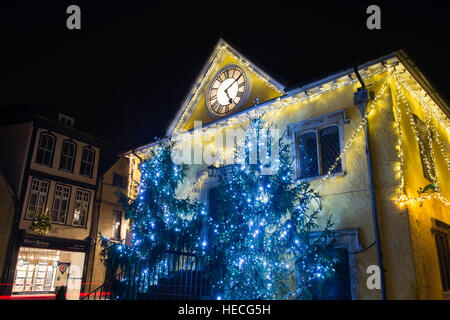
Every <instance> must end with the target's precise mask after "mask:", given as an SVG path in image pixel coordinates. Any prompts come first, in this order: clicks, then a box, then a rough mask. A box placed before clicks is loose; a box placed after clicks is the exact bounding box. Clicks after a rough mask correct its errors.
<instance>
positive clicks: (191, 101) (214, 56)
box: [166, 39, 285, 137]
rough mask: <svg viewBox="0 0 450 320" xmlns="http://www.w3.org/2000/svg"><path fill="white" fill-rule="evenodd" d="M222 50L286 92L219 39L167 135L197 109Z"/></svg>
mask: <svg viewBox="0 0 450 320" xmlns="http://www.w3.org/2000/svg"><path fill="white" fill-rule="evenodd" d="M222 52H226V53H229V54H232V55H233V56H234V57H235V58H236V59H237V60H238V61H239V62H242V64H244V65H246V66H247V67H249V68H250V69H251V70H252V72H253V73H254V74H255V75H256V76H257V77H259V78H261V79H263V81H265V82H266V84H268V85H269V86H271V87H272V88H273V89H275V90H276V91H278V92H279V93H280V94H282V93H283V92H284V88H285V86H284V85H282V84H281V83H279V82H278V81H276V80H275V79H274V78H272V77H271V76H270V75H269V74H267V73H266V72H265V71H263V70H262V69H261V68H259V67H258V66H256V65H255V64H254V63H253V62H251V61H250V59H248V58H247V57H245V56H244V55H243V54H242V53H240V52H239V51H238V50H236V49H235V48H233V47H232V46H231V45H230V44H228V43H227V42H226V41H225V40H223V39H219V41H218V43H217V44H216V46H215V47H214V50H213V51H212V53H211V54H210V56H209V58H208V60H207V61H206V63H205V64H204V66H203V68H202V69H201V71H200V73H199V75H198V76H197V78H196V79H195V81H194V83H193V85H192V86H191V89H190V90H189V93H188V94H187V95H186V97H185V99H184V101H183V103H182V104H181V106H180V108H179V110H178V112H177V113H176V115H175V117H174V119H173V120H172V122H171V123H170V125H169V127H168V129H167V132H166V136H167V137H171V136H172V134H173V133H174V131H175V130H176V129H177V128H178V127H179V126H181V125H183V124H184V123H185V122H186V119H187V118H189V117H190V116H191V115H192V113H193V112H194V111H195V107H196V102H197V101H195V100H196V98H197V93H198V91H199V90H201V89H202V88H204V86H205V81H207V80H208V79H209V76H210V72H211V70H214V66H215V65H216V64H217V63H218V61H217V60H218V59H220V54H221V53H222Z"/></svg>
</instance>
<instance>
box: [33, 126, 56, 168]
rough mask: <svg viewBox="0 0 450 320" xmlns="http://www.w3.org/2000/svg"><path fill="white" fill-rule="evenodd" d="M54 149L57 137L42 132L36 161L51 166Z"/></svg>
mask: <svg viewBox="0 0 450 320" xmlns="http://www.w3.org/2000/svg"><path fill="white" fill-rule="evenodd" d="M54 149H55V137H54V136H53V135H51V134H49V133H45V132H44V133H41V135H40V137H39V144H38V150H37V154H36V162H37V163H40V164H43V165H46V166H50V167H51V166H52V161H53V151H54Z"/></svg>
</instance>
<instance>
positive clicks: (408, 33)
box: [0, 0, 450, 152]
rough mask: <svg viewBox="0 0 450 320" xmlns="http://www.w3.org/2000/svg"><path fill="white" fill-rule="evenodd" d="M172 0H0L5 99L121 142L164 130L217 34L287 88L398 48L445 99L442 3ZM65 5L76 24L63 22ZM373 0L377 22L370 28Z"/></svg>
mask: <svg viewBox="0 0 450 320" xmlns="http://www.w3.org/2000/svg"><path fill="white" fill-rule="evenodd" d="M179 2H180V1H163V2H158V1H145V2H144V1H142V2H141V1H139V2H137V1H107V2H106V1H105V2H103V1H77V0H72V1H70V2H69V1H55V3H54V4H51V3H49V2H48V1H42V0H40V1H36V0H35V1H29V2H24V1H14V2H13V4H5V3H4V1H2V4H1V5H0V41H1V44H0V79H1V80H0V105H5V104H11V103H21V102H44V103H46V104H48V105H50V106H54V107H56V108H58V109H60V110H61V111H63V112H67V113H69V114H73V115H74V116H75V117H76V118H77V121H78V123H79V125H80V126H82V127H83V128H86V129H87V131H89V132H91V133H92V134H95V135H97V136H99V137H102V138H104V139H106V140H109V141H110V142H111V143H112V148H111V149H110V152H120V151H124V150H127V149H129V147H131V146H136V145H140V144H143V143H146V142H149V141H150V140H153V138H154V137H155V136H158V137H161V136H163V135H164V133H165V129H166V128H167V125H168V123H169V122H170V120H171V119H172V117H173V116H174V114H175V112H176V111H177V109H178V107H179V104H180V103H181V101H182V100H183V98H184V96H185V95H186V93H187V91H188V90H189V88H190V86H191V84H192V82H193V81H194V79H195V77H196V76H197V74H198V72H199V71H200V69H201V67H202V66H203V64H204V62H205V61H206V59H207V58H208V56H209V54H210V52H211V51H212V49H213V47H214V45H215V44H216V42H217V40H218V39H219V38H220V37H223V38H224V39H225V40H226V41H228V42H229V43H230V44H231V45H233V46H235V47H236V48H237V49H238V50H240V51H241V52H243V53H244V54H245V55H247V56H248V58H250V59H251V60H252V61H253V62H255V63H256V64H257V65H259V66H260V67H261V68H262V69H264V70H266V71H267V72H268V73H269V74H271V75H272V76H273V77H274V78H275V79H277V80H279V81H280V82H282V83H284V84H286V85H287V86H293V85H296V84H299V83H303V82H305V81H308V80H311V79H314V78H317V77H320V76H325V75H327V74H329V73H333V72H336V71H339V70H341V69H343V68H348V67H352V66H354V65H355V64H358V63H363V62H366V61H368V60H371V59H374V58H377V57H379V56H381V55H384V54H387V53H390V52H392V51H394V50H398V49H401V48H403V49H406V50H407V52H408V53H409V54H410V55H411V56H412V57H413V58H414V59H415V60H416V62H417V63H418V64H419V66H420V67H421V68H422V70H423V71H424V73H425V75H426V76H428V77H429V79H430V80H431V82H432V84H434V85H435V87H436V88H437V89H438V90H439V91H440V92H441V93H442V95H443V96H444V97H447V98H448V97H450V87H449V85H448V75H449V72H450V59H449V49H448V48H447V45H448V41H449V40H448V39H449V35H448V34H449V31H450V28H449V25H450V24H449V18H448V16H447V15H448V11H447V10H446V8H445V6H444V5H443V4H441V3H438V2H436V3H435V2H432V1H425V2H424V1H420V2H418V1H391V3H383V2H379V1H370V2H367V1H354V2H352V1H312V2H313V3H309V4H307V5H306V4H304V2H305V1H296V2H292V3H283V2H281V1H273V2H272V3H267V2H265V1H264V2H263V1H260V2H257V3H255V4H251V3H245V2H244V1H238V0H233V1H209V2H206V3H203V2H202V3H200V2H194V1H185V2H184V3H185V4H183V5H182V4H180V3H179ZM392 2H394V3H395V4H392ZM70 4H77V5H79V6H80V7H81V24H82V29H81V30H72V31H71V30H68V29H67V28H66V19H67V16H68V15H67V14H66V8H67V6H68V5H70ZM370 4H378V5H379V6H380V7H381V12H382V19H381V26H382V29H381V30H368V29H367V28H366V19H367V17H368V15H367V14H366V8H367V6H368V5H370Z"/></svg>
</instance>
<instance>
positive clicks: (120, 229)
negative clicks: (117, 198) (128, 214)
mask: <svg viewBox="0 0 450 320" xmlns="http://www.w3.org/2000/svg"><path fill="white" fill-rule="evenodd" d="M112 212H113V225H112V227H113V228H114V227H115V225H116V224H117V222H116V212H120V221H119V228H118V230H119V236H118V237H116V235H115V234H112V235H111V239H113V240H121V237H120V236H121V231H122V220H123V211H122V210H119V209H113V211H112ZM112 231H113V233H114V232H115V229H113V230H112Z"/></svg>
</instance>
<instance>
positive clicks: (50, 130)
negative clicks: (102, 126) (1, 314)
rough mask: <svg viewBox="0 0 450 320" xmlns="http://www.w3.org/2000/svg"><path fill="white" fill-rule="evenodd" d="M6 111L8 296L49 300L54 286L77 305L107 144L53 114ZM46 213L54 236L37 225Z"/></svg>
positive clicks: (2, 130) (1, 130)
mask: <svg viewBox="0 0 450 320" xmlns="http://www.w3.org/2000/svg"><path fill="white" fill-rule="evenodd" d="M2 108H4V111H5V113H4V114H10V116H9V117H6V116H5V118H4V119H5V120H2V122H1V124H0V148H1V150H2V153H1V155H0V167H1V168H2V170H3V173H4V175H5V177H6V180H7V181H8V182H9V184H10V186H11V189H12V192H13V194H14V197H15V199H16V200H15V204H16V206H15V207H16V208H15V213H14V214H13V215H11V216H10V219H11V220H12V221H11V226H10V227H9V228H8V226H7V224H6V223H5V224H4V221H5V220H3V219H2V230H3V228H6V229H7V230H5V234H3V233H2V236H6V234H9V235H8V239H5V241H2V242H1V250H0V252H4V251H6V252H5V260H4V263H3V267H2V270H1V271H2V274H1V275H2V281H1V282H2V284H5V285H3V286H2V290H3V294H4V295H11V296H12V297H13V298H14V297H23V296H26V297H28V298H31V297H35V298H39V297H52V294H54V293H55V288H56V287H58V286H67V298H68V299H78V298H79V294H80V290H81V286H82V283H84V282H85V277H86V266H87V262H88V255H89V252H90V250H91V249H92V248H93V246H92V245H91V244H92V240H93V237H95V232H93V229H92V222H93V221H94V220H95V217H94V214H93V213H94V199H95V193H96V189H97V184H98V172H97V171H98V164H99V159H100V152H101V149H102V148H103V147H104V146H105V145H106V142H105V141H103V140H101V139H99V138H96V137H94V136H92V135H89V134H87V133H85V132H83V131H80V130H78V129H76V125H75V119H73V118H71V117H69V116H67V115H64V114H60V113H59V114H58V113H52V112H49V111H48V108H41V107H37V106H34V105H31V106H30V105H28V106H11V107H2ZM37 110H43V111H37ZM2 194H4V193H2ZM2 196H3V195H2ZM45 212H47V213H48V215H49V219H50V227H51V229H50V230H49V231H48V232H47V233H41V232H35V231H34V230H36V229H32V228H31V227H32V224H33V222H35V221H44V220H40V219H41V217H42V214H43V213H44V214H45ZM4 214H5V213H4V212H2V215H4ZM6 221H7V219H6ZM46 225H47V226H48V224H46ZM93 233H94V234H93Z"/></svg>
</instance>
